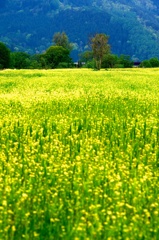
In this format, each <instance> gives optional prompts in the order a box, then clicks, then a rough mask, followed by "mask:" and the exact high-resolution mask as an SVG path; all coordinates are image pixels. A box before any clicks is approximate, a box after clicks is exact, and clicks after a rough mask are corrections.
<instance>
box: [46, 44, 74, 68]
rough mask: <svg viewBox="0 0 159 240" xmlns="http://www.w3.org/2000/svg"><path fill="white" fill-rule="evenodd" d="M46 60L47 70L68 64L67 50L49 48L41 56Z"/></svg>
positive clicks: (59, 47)
mask: <svg viewBox="0 0 159 240" xmlns="http://www.w3.org/2000/svg"><path fill="white" fill-rule="evenodd" d="M43 56H44V58H45V60H46V66H47V68H57V67H58V65H59V64H60V63H64V62H65V63H68V65H69V63H70V62H71V58H70V57H69V50H68V49H66V48H63V47H62V46H51V47H49V48H48V49H47V50H46V53H45V54H44V55H43Z"/></svg>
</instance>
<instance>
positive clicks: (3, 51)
mask: <svg viewBox="0 0 159 240" xmlns="http://www.w3.org/2000/svg"><path fill="white" fill-rule="evenodd" d="M9 65H10V50H9V49H8V48H7V47H6V45H5V44H4V43H2V42H0V69H4V68H8V67H9Z"/></svg>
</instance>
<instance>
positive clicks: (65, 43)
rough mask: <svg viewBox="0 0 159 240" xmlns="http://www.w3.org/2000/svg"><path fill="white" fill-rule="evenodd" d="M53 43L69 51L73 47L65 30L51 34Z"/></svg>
mask: <svg viewBox="0 0 159 240" xmlns="http://www.w3.org/2000/svg"><path fill="white" fill-rule="evenodd" d="M53 44H54V45H55V46H61V47H63V48H65V49H67V50H69V52H71V51H72V49H73V44H72V43H70V41H69V38H68V36H67V35H66V33H65V32H62V33H60V32H57V33H55V34H54V36H53Z"/></svg>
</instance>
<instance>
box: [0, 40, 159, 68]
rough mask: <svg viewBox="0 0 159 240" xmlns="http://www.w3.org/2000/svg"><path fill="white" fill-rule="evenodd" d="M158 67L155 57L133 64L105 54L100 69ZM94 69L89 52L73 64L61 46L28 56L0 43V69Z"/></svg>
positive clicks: (127, 57) (129, 59)
mask: <svg viewBox="0 0 159 240" xmlns="http://www.w3.org/2000/svg"><path fill="white" fill-rule="evenodd" d="M135 65H136V66H138V67H159V60H158V58H157V57H154V58H151V59H150V60H144V61H142V62H141V63H140V62H138V63H137V64H135V63H134V62H133V61H132V60H131V58H130V56H127V55H120V56H117V55H114V54H111V53H109V54H106V55H105V56H104V57H103V60H102V68H106V69H107V68H131V67H133V66H135ZM75 67H83V68H94V67H95V61H94V59H93V55H92V52H91V51H85V52H83V53H82V54H80V55H79V61H78V62H76V63H74V62H73V60H72V58H71V57H70V51H69V50H68V49H65V48H64V47H62V46H51V47H49V48H48V49H47V50H46V51H45V52H44V53H42V54H35V55H30V54H28V53H25V52H12V51H10V49H8V48H7V46H6V45H5V44H4V43H2V42H0V69H5V68H10V69H55V68H75Z"/></svg>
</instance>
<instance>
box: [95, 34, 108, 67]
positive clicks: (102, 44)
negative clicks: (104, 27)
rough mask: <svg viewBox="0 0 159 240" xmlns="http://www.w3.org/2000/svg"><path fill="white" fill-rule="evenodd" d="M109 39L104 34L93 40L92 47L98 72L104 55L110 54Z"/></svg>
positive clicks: (96, 36) (97, 35)
mask: <svg viewBox="0 0 159 240" xmlns="http://www.w3.org/2000/svg"><path fill="white" fill-rule="evenodd" d="M108 39H109V37H108V36H107V35H106V34H104V33H98V34H96V35H95V36H94V37H92V38H91V47H92V52H93V57H94V60H95V63H96V69H97V70H100V69H101V64H102V60H103V57H104V55H105V54H108V53H109V52H110V45H109V44H108Z"/></svg>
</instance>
